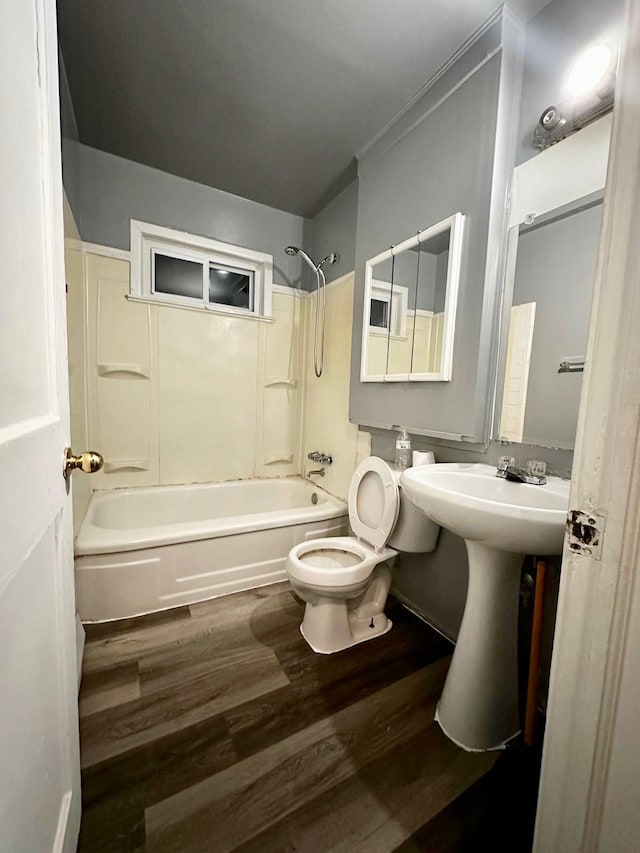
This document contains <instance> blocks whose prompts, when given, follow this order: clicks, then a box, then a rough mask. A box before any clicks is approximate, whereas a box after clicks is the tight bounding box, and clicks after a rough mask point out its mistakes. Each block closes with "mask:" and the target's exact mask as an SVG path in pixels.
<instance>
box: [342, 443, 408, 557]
mask: <svg viewBox="0 0 640 853" xmlns="http://www.w3.org/2000/svg"><path fill="white" fill-rule="evenodd" d="M348 502H349V522H350V523H351V529H352V530H353V532H354V533H355V535H356V536H357V537H358V539H360V540H362V542H365V543H366V544H367V545H371V546H372V547H373V548H374V549H376V550H380V549H381V548H384V546H385V545H386V544H387V542H388V541H389V537H390V536H391V534H392V533H393V528H394V527H395V526H396V521H397V520H398V513H399V511H400V488H399V486H398V480H397V478H396V476H395V475H394V473H393V471H392V470H391V468H390V467H389V465H387V463H386V462H385V461H384V459H380V458H379V457H378V456H369V457H367V458H366V459H363V460H362V462H361V463H360V464H359V465H358V467H357V468H356V470H355V472H354V474H353V477H352V478H351V483H350V485H349V501H348Z"/></svg>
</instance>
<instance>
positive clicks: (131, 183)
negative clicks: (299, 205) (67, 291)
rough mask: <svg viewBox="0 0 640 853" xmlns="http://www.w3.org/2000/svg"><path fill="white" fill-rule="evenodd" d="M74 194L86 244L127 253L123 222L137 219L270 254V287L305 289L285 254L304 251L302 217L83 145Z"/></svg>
mask: <svg viewBox="0 0 640 853" xmlns="http://www.w3.org/2000/svg"><path fill="white" fill-rule="evenodd" d="M78 190H79V191H78V199H79V205H78V209H77V210H74V213H75V214H76V217H77V220H78V228H79V230H80V234H81V236H82V239H83V240H86V241H88V242H90V243H100V244H103V245H106V246H114V247H117V248H120V249H128V248H129V220H130V219H131V218H133V219H141V220H143V221H144V222H152V223H154V224H155V225H164V226H167V227H169V228H177V229H181V230H184V231H189V232H190V233H192V234H201V235H203V236H205V237H211V238H213V239H215V240H222V241H223V242H226V243H233V244H235V245H238V246H245V247H247V248H250V249H255V250H257V251H260V252H269V253H270V254H272V255H273V260H274V270H273V280H274V282H275V283H276V284H283V285H288V286H290V287H300V286H302V284H303V282H302V280H301V273H302V264H301V260H300V259H299V258H296V257H289V256H288V255H286V254H285V252H284V249H285V246H288V245H290V244H293V245H296V246H303V245H304V240H305V236H307V233H308V228H309V223H308V221H307V220H305V219H303V218H302V217H301V216H296V215H295V214H293V213H285V212H284V211H282V210H276V209H275V208H273V207H267V206H266V205H264V204H258V203H257V202H254V201H248V200H247V199H244V198H240V197H239V196H235V195H231V194H230V193H226V192H223V191H222V190H216V189H213V188H212V187H206V186H204V185H203V184H197V183H194V182H193V181H187V180H185V179H184V178H178V177H176V176H175V175H169V174H167V173H166V172H161V171H159V170H158V169H151V168H150V167H149V166H143V165H141V164H140V163H134V162H132V161H131V160H125V159H123V158H122V157H116V156H114V155H113V154H106V153H104V152H103V151H98V150H97V149H96V148H90V147H89V146H87V145H82V144H80V145H79V188H78ZM304 284H305V285H307V282H306V281H305V282H304ZM307 286H308V285H307Z"/></svg>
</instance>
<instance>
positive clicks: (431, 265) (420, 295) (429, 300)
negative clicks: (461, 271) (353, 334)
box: [411, 230, 451, 373]
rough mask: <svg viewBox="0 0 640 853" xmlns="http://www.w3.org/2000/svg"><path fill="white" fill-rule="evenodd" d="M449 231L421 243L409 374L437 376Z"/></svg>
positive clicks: (442, 324)
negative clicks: (431, 374)
mask: <svg viewBox="0 0 640 853" xmlns="http://www.w3.org/2000/svg"><path fill="white" fill-rule="evenodd" d="M450 238H451V232H450V231H449V230H447V231H444V232H442V234H437V235H436V236H435V237H431V238H430V239H428V240H425V241H424V243H420V245H419V246H417V247H416V248H415V249H414V250H413V251H414V252H416V253H418V276H417V278H418V287H417V289H416V297H417V301H416V305H415V335H414V342H413V357H412V361H411V372H412V373H439V372H440V368H441V366H442V343H443V331H444V309H445V297H446V293H447V272H448V267H449V243H450Z"/></svg>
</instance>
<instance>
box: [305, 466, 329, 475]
mask: <svg viewBox="0 0 640 853" xmlns="http://www.w3.org/2000/svg"><path fill="white" fill-rule="evenodd" d="M324 475H325V470H324V468H318V470H317V471H307V477H324Z"/></svg>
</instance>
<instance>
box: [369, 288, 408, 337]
mask: <svg viewBox="0 0 640 853" xmlns="http://www.w3.org/2000/svg"><path fill="white" fill-rule="evenodd" d="M408 299H409V290H408V288H406V287H401V286H400V285H398V284H394V285H393V299H391V285H390V284H388V283H387V282H386V281H376V280H374V281H373V283H372V287H371V300H370V303H369V328H370V329H371V333H372V334H374V335H382V334H384V335H387V334H391V337H395V338H404V337H405V336H406V334H407V303H408ZM389 324H391V328H389Z"/></svg>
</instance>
